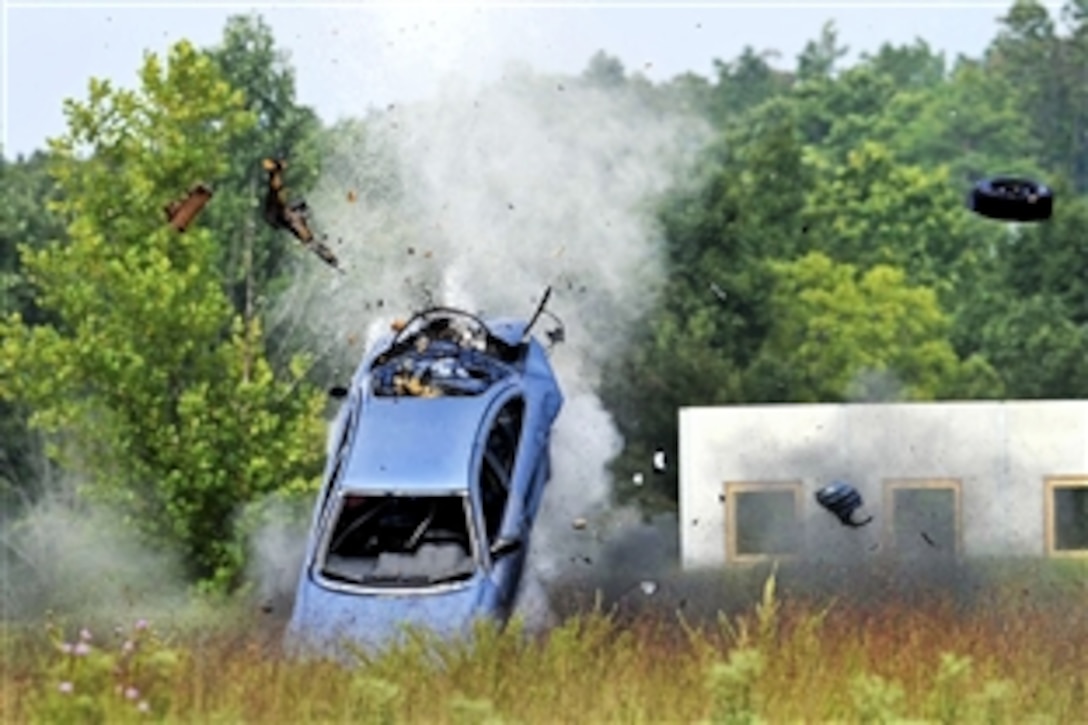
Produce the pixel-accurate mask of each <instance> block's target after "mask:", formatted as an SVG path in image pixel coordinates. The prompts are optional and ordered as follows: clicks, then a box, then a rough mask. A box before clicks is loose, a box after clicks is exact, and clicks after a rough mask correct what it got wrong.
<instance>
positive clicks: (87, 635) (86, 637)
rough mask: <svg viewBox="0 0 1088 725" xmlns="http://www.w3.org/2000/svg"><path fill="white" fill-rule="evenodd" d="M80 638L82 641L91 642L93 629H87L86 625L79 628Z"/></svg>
mask: <svg viewBox="0 0 1088 725" xmlns="http://www.w3.org/2000/svg"><path fill="white" fill-rule="evenodd" d="M79 639H80V641H82V642H90V641H91V630H89V629H87V628H86V627H84V628H83V629H81V630H79Z"/></svg>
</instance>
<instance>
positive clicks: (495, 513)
mask: <svg viewBox="0 0 1088 725" xmlns="http://www.w3.org/2000/svg"><path fill="white" fill-rule="evenodd" d="M524 413H525V401H524V400H522V399H521V398H515V399H514V400H511V401H509V402H508V403H506V404H505V405H504V406H503V407H502V409H501V410H500V411H499V414H498V416H496V418H495V422H494V423H493V424H492V426H491V430H490V432H489V433H488V437H487V447H486V449H485V450H484V460H483V465H482V466H481V467H480V494H481V498H482V499H483V508H484V524H485V526H486V528H487V539H488V544H489V545H490V544H494V543H495V539H496V538H497V537H498V534H499V527H500V526H502V518H503V515H504V514H505V513H506V505H507V502H508V501H509V498H510V482H511V480H513V474H514V461H515V460H516V459H517V451H518V442H519V440H520V438H521V423H522V419H523V417H524Z"/></svg>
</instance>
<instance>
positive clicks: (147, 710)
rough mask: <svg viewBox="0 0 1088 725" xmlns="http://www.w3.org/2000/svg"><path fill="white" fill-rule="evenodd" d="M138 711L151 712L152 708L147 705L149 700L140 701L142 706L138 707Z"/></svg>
mask: <svg viewBox="0 0 1088 725" xmlns="http://www.w3.org/2000/svg"><path fill="white" fill-rule="evenodd" d="M136 709H137V710H139V711H140V712H151V706H150V705H148V704H147V700H140V704H139V705H137V706H136Z"/></svg>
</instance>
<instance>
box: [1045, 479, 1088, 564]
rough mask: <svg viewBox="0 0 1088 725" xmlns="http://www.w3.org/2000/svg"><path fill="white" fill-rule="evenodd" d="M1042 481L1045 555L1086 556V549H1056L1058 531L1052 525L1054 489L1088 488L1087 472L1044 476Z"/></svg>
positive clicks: (1087, 550)
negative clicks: (1074, 474)
mask: <svg viewBox="0 0 1088 725" xmlns="http://www.w3.org/2000/svg"><path fill="white" fill-rule="evenodd" d="M1043 483H1044V486H1043V490H1044V494H1043V496H1044V509H1043V510H1044V519H1043V531H1044V536H1045V543H1046V555H1047V556H1050V557H1054V558H1057V559H1084V558H1088V549H1058V548H1057V543H1058V541H1057V539H1058V536H1057V534H1058V532H1057V530H1056V529H1055V526H1054V524H1055V521H1054V514H1055V511H1054V490H1055V489H1058V488H1088V474H1084V475H1082V476H1046V477H1045V478H1044V479H1043Z"/></svg>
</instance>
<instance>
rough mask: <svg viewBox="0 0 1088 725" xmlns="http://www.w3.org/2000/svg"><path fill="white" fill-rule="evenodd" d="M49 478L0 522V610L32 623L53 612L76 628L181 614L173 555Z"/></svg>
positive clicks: (183, 601)
mask: <svg viewBox="0 0 1088 725" xmlns="http://www.w3.org/2000/svg"><path fill="white" fill-rule="evenodd" d="M76 491H77V484H76V483H74V482H73V481H72V480H71V477H66V478H64V479H62V480H54V481H52V482H51V483H50V485H49V487H48V489H47V490H46V491H45V493H44V494H43V496H42V497H41V499H40V500H38V501H36V502H35V503H34V504H33V505H32V506H31V507H30V508H29V509H28V510H27V511H25V512H23V513H22V514H21V515H20V516H19V517H18V518H12V519H8V520H6V521H3V522H0V561H2V567H3V568H2V573H3V581H2V582H0V584H2V586H0V613H2V615H3V616H2V619H3V620H4V621H27V622H29V621H35V620H38V619H40V618H41V617H42V616H44V615H46V614H48V613H53V614H55V615H57V616H58V617H61V618H64V619H68V620H75V621H77V623H78V624H80V625H82V626H103V625H109V626H115V625H117V624H131V623H132V622H134V621H136V620H137V619H141V618H143V619H152V620H155V621H156V622H158V621H161V620H163V619H164V618H165V619H172V618H174V617H180V616H183V615H184V613H185V612H186V611H187V609H188V608H189V598H188V595H187V592H186V589H185V587H184V585H183V584H181V582H183V581H184V579H183V577H182V568H181V567H180V562H179V561H178V559H177V558H176V557H174V556H172V555H170V554H169V553H167V552H162V551H159V550H153V549H151V548H149V547H148V546H147V544H146V543H144V542H143V540H142V539H141V538H140V537H139V535H138V534H137V533H135V531H134V529H133V527H132V526H131V525H129V524H127V522H126V521H125V519H124V518H123V517H122V516H121V515H119V514H116V513H114V512H112V511H111V510H110V509H109V508H108V507H106V506H104V505H102V504H98V503H95V504H91V503H87V502H86V501H84V500H81V498H80V497H79V496H77V494H76Z"/></svg>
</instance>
